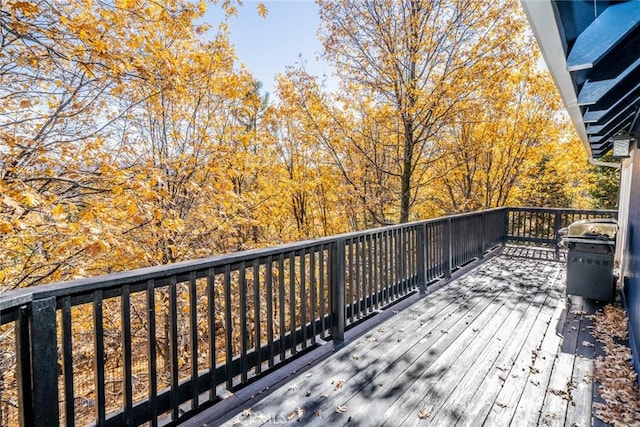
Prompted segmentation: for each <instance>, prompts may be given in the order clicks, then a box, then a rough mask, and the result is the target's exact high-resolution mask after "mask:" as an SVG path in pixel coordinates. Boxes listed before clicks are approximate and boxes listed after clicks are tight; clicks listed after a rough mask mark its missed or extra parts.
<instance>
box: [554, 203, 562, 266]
mask: <svg viewBox="0 0 640 427" xmlns="http://www.w3.org/2000/svg"><path fill="white" fill-rule="evenodd" d="M561 226H562V211H560V210H557V211H556V214H555V219H554V225H553V242H554V243H553V245H554V246H555V250H556V259H560V242H559V239H558V238H559V237H560V236H559V234H558V232H559V231H560V227H561Z"/></svg>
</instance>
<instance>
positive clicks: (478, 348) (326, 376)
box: [199, 252, 593, 426]
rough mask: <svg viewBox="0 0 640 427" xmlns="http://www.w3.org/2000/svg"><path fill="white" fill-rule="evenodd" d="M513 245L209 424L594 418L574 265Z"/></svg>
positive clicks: (573, 421)
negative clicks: (571, 281) (571, 280)
mask: <svg viewBox="0 0 640 427" xmlns="http://www.w3.org/2000/svg"><path fill="white" fill-rule="evenodd" d="M512 254H513V255H515V256H509V255H500V256H497V257H495V258H492V259H490V260H489V261H487V262H485V263H484V264H481V265H480V266H479V267H477V268H475V269H474V270H472V271H471V272H470V273H468V274H466V275H464V276H462V277H460V278H458V279H456V280H454V281H452V282H451V283H449V284H447V285H446V286H443V287H440V288H438V289H437V290H435V291H433V292H430V293H429V294H428V295H426V296H425V297H424V298H421V299H419V300H418V301H417V302H416V303H414V304H413V305H411V306H410V307H408V308H407V309H405V310H402V311H400V312H398V313H395V312H394V313H395V314H394V315H393V316H392V317H390V318H389V319H388V320H386V321H385V322H383V323H380V324H379V325H377V326H375V327H374V328H373V329H371V330H370V331H368V332H367V333H365V334H364V335H362V336H360V337H359V338H356V339H354V340H353V341H351V342H349V343H347V344H346V345H345V346H344V347H342V348H341V349H339V350H337V351H336V352H334V353H333V354H332V355H330V356H329V357H327V358H326V359H324V360H322V361H321V362H319V363H317V364H316V365H315V366H313V367H312V368H310V369H309V370H308V371H306V372H305V373H303V374H301V375H299V376H297V377H295V378H292V379H291V380H290V381H289V382H287V383H286V384H284V385H283V386H281V387H280V388H278V389H277V390H270V391H269V393H265V394H267V396H266V397H264V398H260V399H255V400H250V401H248V402H247V403H246V404H245V406H244V407H241V408H238V409H236V410H235V411H234V413H232V414H229V413H228V414H224V416H221V415H219V414H218V415H216V416H217V418H215V417H214V418H211V420H210V421H208V422H203V423H201V424H200V425H226V426H241V425H247V426H249V425H251V426H256V425H270V424H274V423H278V424H295V425H312V426H313V425H317V426H325V425H331V426H334V425H343V426H370V425H371V426H384V425H391V426H400V425H403V426H413V425H416V426H420V425H469V426H472V425H473V426H477V425H487V426H489V425H514V426H515V425H518V426H520V425H570V426H573V425H590V424H591V397H592V393H593V388H592V385H591V383H590V378H591V372H592V369H593V364H592V362H591V360H590V359H589V358H588V354H587V355H586V356H585V355H584V354H580V353H581V352H586V353H588V352H589V351H591V354H593V350H592V347H591V344H590V341H589V337H588V326H589V324H588V321H585V320H584V319H583V318H582V316H581V314H582V309H583V307H582V306H579V305H575V304H574V305H573V306H571V305H568V304H567V303H566V297H565V295H564V265H563V263H561V262H557V261H553V260H550V259H547V258H546V257H543V258H538V259H529V258H525V257H523V256H524V255H530V253H529V252H527V253H526V254H523V253H521V252H516V253H515V254H514V253H513V252H512ZM562 333H565V334H566V338H564V340H563V337H562V335H561V334H562ZM328 345H331V344H328ZM563 350H564V351H563ZM199 420H202V417H200V418H199Z"/></svg>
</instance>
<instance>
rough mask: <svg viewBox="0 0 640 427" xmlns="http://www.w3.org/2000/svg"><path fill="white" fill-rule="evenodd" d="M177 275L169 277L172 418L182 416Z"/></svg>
mask: <svg viewBox="0 0 640 427" xmlns="http://www.w3.org/2000/svg"><path fill="white" fill-rule="evenodd" d="M177 287H178V286H177V280H176V276H171V277H170V279H169V337H167V338H170V339H171V340H170V345H169V351H170V352H171V362H170V363H171V419H172V420H174V421H175V420H177V419H178V417H179V416H180V407H179V405H180V401H179V398H178V384H179V382H178V375H179V372H178V294H177Z"/></svg>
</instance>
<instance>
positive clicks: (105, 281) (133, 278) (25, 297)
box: [0, 207, 510, 312]
mask: <svg viewBox="0 0 640 427" xmlns="http://www.w3.org/2000/svg"><path fill="white" fill-rule="evenodd" d="M506 209H510V208H507V207H502V208H492V209H486V210H481V211H474V212H465V213H460V214H454V215H447V216H443V217H438V218H430V219H427V220H420V221H413V222H407V223H403V224H394V225H388V226H383V227H377V228H372V229H366V230H360V231H354V232H349V233H343V234H337V235H334V236H327V237H320V238H317V239H310V240H303V241H298V242H291V243H284V244H281V245H275V246H269V247H265V248H258V249H250V250H245V251H238V252H233V253H230V254H220V255H214V256H211V257H207V258H199V259H194V260H186V261H179V262H176V263H173V264H162V265H156V266H150V267H143V268H137V269H133V270H125V271H121V272H115V273H109V274H104V275H99V276H92V277H86V278H80V279H74V280H67V281H61V282H53V283H48V284H44V285H39V286H34V287H28V288H20V289H14V290H10V291H7V292H4V293H0V312H1V311H5V310H9V309H11V308H15V307H19V306H21V305H23V304H26V303H28V302H30V301H33V300H34V299H41V298H49V297H63V296H68V295H72V294H77V293H81V294H84V293H91V292H93V291H96V290H99V289H102V290H106V289H109V288H117V287H119V286H122V285H124V284H133V283H144V282H147V281H148V280H158V279H164V278H166V277H168V276H180V275H184V274H189V273H191V272H192V271H194V270H197V271H206V270H208V269H211V268H216V267H222V266H224V265H227V264H237V263H241V262H243V261H248V260H254V259H256V258H264V259H266V258H267V257H269V256H274V255H279V254H281V253H290V252H294V251H300V250H307V249H312V248H315V247H318V246H321V245H327V244H330V243H334V242H338V241H341V240H352V239H357V238H361V237H367V236H371V235H375V234H378V233H381V232H389V231H394V230H399V229H405V228H410V227H415V226H420V225H423V224H433V223H436V222H440V221H444V220H449V219H452V220H453V219H457V218H464V217H469V216H475V215H480V214H483V213H484V214H487V213H491V212H497V211H504V210H506Z"/></svg>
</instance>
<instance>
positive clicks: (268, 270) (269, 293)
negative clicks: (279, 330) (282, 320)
mask: <svg viewBox="0 0 640 427" xmlns="http://www.w3.org/2000/svg"><path fill="white" fill-rule="evenodd" d="M264 274H265V278H266V286H267V289H266V297H267V299H266V303H267V344H268V346H269V362H268V366H269V368H273V366H274V363H273V358H274V356H275V355H274V350H273V297H274V295H273V257H272V256H269V257H267V261H266V264H265V273H264Z"/></svg>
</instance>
